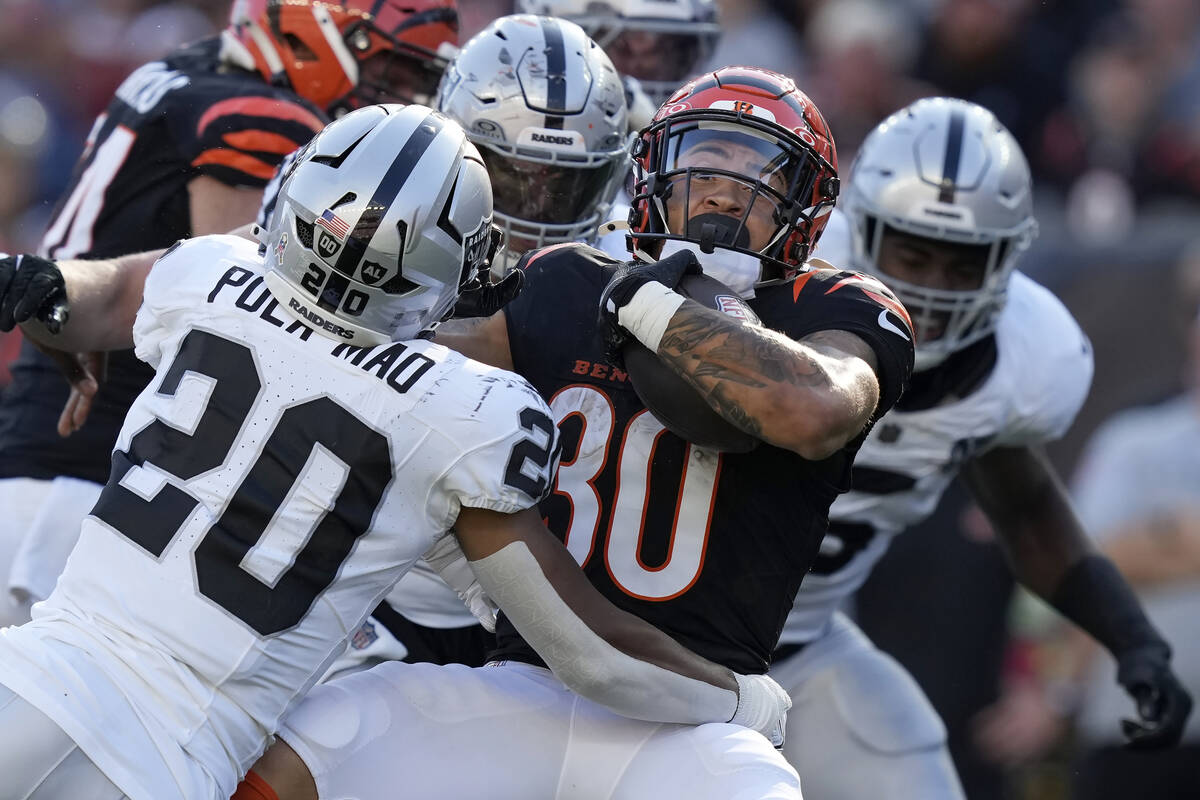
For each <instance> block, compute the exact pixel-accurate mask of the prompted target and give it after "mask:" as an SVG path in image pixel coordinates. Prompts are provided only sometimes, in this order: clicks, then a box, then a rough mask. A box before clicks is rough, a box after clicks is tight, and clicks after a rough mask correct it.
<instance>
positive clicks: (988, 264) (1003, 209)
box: [844, 97, 1037, 370]
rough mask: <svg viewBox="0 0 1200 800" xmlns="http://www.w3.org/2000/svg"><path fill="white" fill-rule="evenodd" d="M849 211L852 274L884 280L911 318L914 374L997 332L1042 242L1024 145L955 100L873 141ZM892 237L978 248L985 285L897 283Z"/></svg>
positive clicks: (931, 106)
mask: <svg viewBox="0 0 1200 800" xmlns="http://www.w3.org/2000/svg"><path fill="white" fill-rule="evenodd" d="M844 210H845V212H846V215H847V217H848V218H849V220H850V222H851V230H852V232H853V237H854V249H853V254H852V259H853V263H852V266H853V267H854V268H855V269H859V270H862V271H864V272H869V273H871V274H873V275H875V276H876V277H878V278H879V279H880V280H882V281H883V283H884V284H885V285H887V286H888V288H890V289H892V290H893V291H894V292H895V293H896V295H897V296H898V297H899V298H900V300H901V301H902V302H903V303H904V305H905V307H906V308H907V309H908V311H909V314H910V315H911V317H912V320H913V323H914V329H915V331H916V335H917V338H916V362H915V368H916V369H917V370H923V369H929V368H931V367H933V366H936V365H937V364H940V363H941V362H942V361H944V360H945V359H946V357H947V356H949V355H950V354H951V353H954V352H956V351H959V350H962V349H964V348H966V347H969V346H970V345H972V344H975V343H976V342H979V341H980V340H982V339H984V338H985V337H987V336H988V335H990V334H991V333H992V332H993V331H994V330H995V327H996V323H997V320H998V318H999V316H1000V312H1001V310H1002V309H1003V308H1004V305H1005V302H1006V300H1007V293H1008V283H1009V279H1010V277H1011V275H1012V272H1013V270H1014V269H1015V268H1016V264H1017V261H1018V259H1019V258H1020V257H1021V254H1022V253H1023V252H1024V251H1025V250H1026V249H1027V248H1028V247H1029V245H1030V244H1031V243H1032V241H1033V238H1034V236H1035V235H1036V233H1037V223H1036V221H1035V220H1034V217H1033V209H1032V179H1031V177H1030V172H1029V165H1028V163H1027V162H1026V160H1025V157H1024V155H1023V154H1022V152H1021V149H1020V146H1019V145H1018V144H1017V142H1016V140H1015V139H1014V138H1013V137H1012V134H1010V133H1009V132H1008V131H1007V130H1006V129H1005V128H1004V127H1003V126H1002V125H1001V124H1000V123H999V122H998V121H997V120H996V118H995V116H994V115H993V114H992V113H991V112H990V111H988V110H987V109H985V108H983V107H981V106H978V105H976V104H974V103H968V102H966V101H963V100H957V99H953V98H940V97H939V98H925V99H922V100H918V101H917V102H915V103H913V104H912V105H910V106H908V107H906V108H904V109H901V110H900V111H898V112H896V113H895V114H893V115H892V116H891V117H889V118H888V119H887V120H885V121H884V122H882V123H880V124H879V125H878V126H877V127H876V128H875V129H874V130H873V131H872V132H871V133H870V134H869V135H868V136H867V138H866V139H865V140H864V141H863V144H862V146H861V147H860V149H859V152H858V156H857V157H856V159H855V162H854V165H853V166H852V167H851V170H850V176H849V179H848V181H847V191H846V193H845V198H844ZM893 233H894V234H900V235H903V236H906V237H913V240H914V241H917V242H919V243H920V244H919V246H920V247H940V248H943V252H946V251H945V250H944V249H945V248H956V247H957V248H962V247H978V248H980V249H981V251H980V254H979V257H978V259H977V261H978V262H979V263H981V264H982V277H981V279H980V281H979V282H978V286H977V287H975V288H970V289H967V288H958V287H957V285H956V284H955V283H954V282H953V281H952V280H951V279H950V278H949V277H948V276H945V277H941V278H938V277H936V276H935V277H933V278H931V279H930V281H929V283H930V284H931V285H930V286H925V285H920V284H919V283H917V282H915V281H914V280H911V279H910V280H904V279H901V278H896V277H894V276H893V275H892V274H891V272H894V271H897V268H896V267H895V266H894V265H889V264H884V263H881V255H885V254H884V250H885V249H886V245H884V242H885V237H888V236H890V235H892V234H893ZM885 260H886V259H885ZM936 260H937V259H936V258H930V259H929V262H931V263H932V262H934V261H936ZM885 268H889V269H890V271H885ZM904 272H905V273H906V274H907V273H908V270H904ZM919 276H920V273H915V272H914V273H912V274H908V277H909V278H915V277H919ZM922 282H923V281H922ZM947 284H949V285H951V286H956V288H954V289H950V288H946V286H947Z"/></svg>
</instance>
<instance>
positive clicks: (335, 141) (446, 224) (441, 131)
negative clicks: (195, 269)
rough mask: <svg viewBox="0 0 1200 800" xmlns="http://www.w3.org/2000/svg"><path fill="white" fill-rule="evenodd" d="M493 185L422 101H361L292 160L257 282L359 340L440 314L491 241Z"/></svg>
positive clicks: (329, 329)
mask: <svg viewBox="0 0 1200 800" xmlns="http://www.w3.org/2000/svg"><path fill="white" fill-rule="evenodd" d="M491 218H492V190H491V186H490V185H489V183H488V176H487V170H486V169H485V167H484V165H483V160H482V159H481V158H480V156H479V152H478V151H477V150H476V149H475V147H474V146H473V145H472V144H471V143H470V142H469V141H468V140H467V137H466V135H465V134H464V133H463V131H462V129H461V128H460V127H459V126H458V125H457V124H456V123H455V122H454V121H453V120H450V119H447V118H446V117H444V116H443V115H441V114H439V113H437V112H436V111H433V110H431V109H429V108H426V107H425V106H419V105H408V106H399V105H385V106H367V107H365V108H362V109H359V110H357V111H353V112H351V113H349V114H347V115H346V116H344V117H342V118H340V119H338V120H336V121H334V122H332V123H330V124H329V125H328V126H326V127H325V129H324V130H322V131H321V132H320V133H319V134H317V136H316V137H315V138H314V139H313V140H312V141H311V142H309V143H308V144H307V145H305V147H304V148H303V150H302V151H301V152H300V154H299V156H298V157H297V159H296V161H295V162H294V164H293V165H292V166H291V167H290V169H289V172H288V174H287V175H286V177H285V178H284V181H283V185H282V187H281V188H280V191H279V200H278V202H277V204H276V207H275V210H274V212H273V213H272V216H271V219H270V221H269V222H268V223H267V228H266V229H265V230H262V231H260V233H259V238H260V240H261V241H262V242H263V244H264V246H265V257H266V265H267V269H268V272H267V275H266V282H267V285H268V286H269V287H270V289H271V292H272V293H273V294H274V295H275V298H276V299H277V300H278V301H279V303H280V305H281V306H283V307H284V308H285V309H287V310H288V311H289V312H290V313H291V314H292V315H294V316H296V317H298V318H300V319H303V320H304V321H305V322H307V323H308V324H310V325H312V326H313V327H315V328H316V329H317V330H318V331H321V332H322V333H324V334H326V335H328V336H331V337H333V338H336V339H341V340H343V341H346V342H348V343H350V344H354V345H359V346H369V345H377V344H382V343H384V342H388V341H392V340H399V339H411V338H413V337H414V336H416V335H417V334H418V333H420V332H421V331H422V330H424V329H426V328H428V327H430V326H431V325H432V324H434V323H436V322H438V321H440V320H441V319H442V318H443V317H445V316H446V314H447V313H449V312H450V311H451V310H452V309H453V307H454V302H455V300H457V298H458V295H459V292H460V291H461V289H462V288H463V286H465V285H466V284H467V283H469V282H470V281H472V280H475V279H477V278H478V277H479V276H480V275H481V274H485V273H484V272H483V271H484V270H485V269H486V266H487V261H488V258H489V257H490V255H491V250H492V249H493V247H494V242H495V238H494V237H493V235H492V234H493V228H492V224H491Z"/></svg>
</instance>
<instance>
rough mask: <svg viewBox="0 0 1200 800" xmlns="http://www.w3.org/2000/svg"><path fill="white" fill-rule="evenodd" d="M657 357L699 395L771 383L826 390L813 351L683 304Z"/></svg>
mask: <svg viewBox="0 0 1200 800" xmlns="http://www.w3.org/2000/svg"><path fill="white" fill-rule="evenodd" d="M658 354H659V357H660V358H662V359H664V360H665V361H667V362H668V363H669V364H671V365H672V367H674V368H675V369H676V370H677V371H678V372H679V373H680V374H681V375H682V376H683V377H684V378H685V379H686V380H687V381H688V382H689V383H691V384H692V385H693V386H695V387H696V388H697V389H699V390H700V391H701V392H706V393H707V392H708V391H710V390H711V389H712V388H714V387H719V386H722V385H724V384H726V383H729V382H732V383H738V384H742V385H744V386H749V387H752V388H763V387H766V386H768V385H770V384H772V383H788V384H792V385H795V386H818V387H819V386H828V385H829V376H828V375H827V374H826V372H825V370H824V369H822V367H821V365H820V364H819V363H818V362H817V360H816V358H815V353H810V352H807V351H805V350H800V349H798V348H796V347H795V345H794V343H793V342H792V341H791V340H790V339H787V338H786V337H784V336H782V335H781V334H778V333H776V332H775V331H771V330H768V329H766V328H761V327H757V326H747V325H744V324H743V323H741V322H739V321H738V320H736V319H733V318H732V317H728V316H726V315H724V314H719V313H715V312H712V311H709V310H708V309H705V308H703V307H701V306H700V305H698V304H696V303H691V302H688V303H684V304H683V305H682V306H681V307H680V309H679V311H677V312H676V313H675V316H674V317H673V318H672V319H671V323H670V325H668V326H667V331H666V333H665V334H664V335H663V338H662V342H661V343H660V344H659V347H658Z"/></svg>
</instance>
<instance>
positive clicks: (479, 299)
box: [453, 269, 525, 319]
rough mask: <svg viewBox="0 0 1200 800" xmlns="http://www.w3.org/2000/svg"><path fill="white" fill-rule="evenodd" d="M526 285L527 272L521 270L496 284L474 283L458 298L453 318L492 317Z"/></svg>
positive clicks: (513, 271)
mask: <svg viewBox="0 0 1200 800" xmlns="http://www.w3.org/2000/svg"><path fill="white" fill-rule="evenodd" d="M524 285H525V272H524V271H523V270H519V269H514V270H512V271H511V272H509V273H508V274H507V275H505V276H504V277H503V278H501V279H500V280H498V281H495V282H487V281H476V282H472V283H471V284H469V285H468V286H467V287H466V288H465V289H464V290H463V292H462V294H460V295H459V296H458V302H457V303H455V304H454V314H453V317H454V318H455V319H459V318H463V317H490V316H491V315H492V314H495V313H496V312H497V311H499V310H500V309H502V308H504V307H505V306H506V305H508V304H509V303H510V302H512V301H513V300H514V299H515V298H516V296H517V295H519V294H520V293H521V287H522V286H524Z"/></svg>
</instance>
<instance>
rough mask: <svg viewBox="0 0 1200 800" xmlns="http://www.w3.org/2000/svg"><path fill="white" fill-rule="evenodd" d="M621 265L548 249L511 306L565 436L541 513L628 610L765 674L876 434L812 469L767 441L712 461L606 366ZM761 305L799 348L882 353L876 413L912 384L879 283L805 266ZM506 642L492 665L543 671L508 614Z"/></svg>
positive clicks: (901, 318)
mask: <svg viewBox="0 0 1200 800" xmlns="http://www.w3.org/2000/svg"><path fill="white" fill-rule="evenodd" d="M613 263H614V262H613V261H612V259H610V258H609V257H607V256H605V255H604V254H603V253H601V252H599V251H597V250H595V249H593V248H590V247H587V246H585V245H573V244H572V245H559V246H557V247H553V248H547V249H545V250H542V251H539V252H538V253H536V254H535V255H534V256H533V257H532V258H528V257H527V268H526V283H525V288H524V290H523V291H522V293H521V295H520V296H519V297H517V299H516V300H514V301H513V302H512V303H511V304H510V305H509V306H507V307H506V309H505V313H506V316H507V320H508V336H509V345H510V348H511V350H512V356H513V364H514V366H515V368H516V371H517V372H519V373H520V374H522V375H524V376H525V377H526V378H527V379H528V380H529V381H530V382H531V383H532V384H533V385H534V387H536V388H537V390H538V392H539V393H540V394H541V395H542V396H543V397H545V398H546V399H547V401H548V402H549V403H550V407H551V408H552V409H553V411H554V416H555V420H556V421H557V422H558V424H559V427H560V429H561V430H562V442H563V451H562V461H561V465H560V467H559V472H558V477H557V479H556V481H555V486H554V491H553V493H552V494H551V495H549V496H548V497H547V499H545V500H544V501H543V502H542V503H541V505H540V510H541V512H542V514H543V516H544V517H545V518H546V521H547V524H548V526H549V527H550V529H551V530H552V531H553V532H554V533H555V535H557V536H559V537H560V538H561V539H563V540H564V542H565V543H566V545H567V548H568V549H569V550H570V551H571V553H572V555H574V556H575V558H576V559H577V560H578V561H579V562H580V563H581V564H582V566H583V569H584V572H585V573H586V574H587V576H588V578H589V579H590V580H591V581H592V583H593V584H594V585H595V586H596V587H597V588H598V589H599V590H600V591H601V592H602V593H603V594H604V595H605V596H606V597H607V598H608V599H609V600H611V601H612V602H613V603H614V604H616V605H617V606H618V607H620V608H622V609H624V610H626V611H629V612H631V613H633V614H636V615H637V616H639V617H641V618H643V619H645V620H647V621H648V622H650V623H652V624H654V625H655V626H656V627H658V628H659V629H661V630H663V631H665V632H666V633H668V634H670V635H671V636H673V637H675V638H676V639H677V640H678V641H680V642H681V643H682V644H684V645H685V646H687V647H688V648H690V649H692V650H694V651H695V652H697V653H700V654H701V655H703V656H705V657H707V658H709V659H711V660H713V661H716V662H718V663H721V664H724V665H725V666H727V667H729V668H730V669H733V670H736V671H738V672H743V673H761V672H764V671H766V669H767V667H768V666H769V663H770V656H771V652H772V650H773V649H774V647H775V644H776V641H777V639H778V637H779V633H780V630H781V629H782V626H783V623H784V620H785V618H786V617H787V614H788V611H789V610H790V609H791V607H792V599H793V597H794V596H795V594H796V590H797V589H798V588H799V586H800V580H801V578H802V577H803V576H804V574H805V573H806V572H807V571H808V569H809V567H810V566H811V564H812V562H813V559H814V558H815V556H816V554H817V550H818V547H819V545H820V542H821V538H822V536H824V534H825V528H826V523H827V514H828V511H829V506H830V504H831V503H832V502H833V500H834V498H835V497H836V496H837V494H838V493H839V492H842V491H845V490H846V489H847V488H848V481H849V470H850V464H851V462H852V460H853V457H854V453H855V451H856V450H857V448H858V446H859V444H861V442H862V439H863V438H864V437H865V435H866V433H865V432H864V433H863V434H862V435H861V436H859V437H857V438H856V439H855V440H854V441H852V442H850V443H849V444H847V445H846V447H844V448H843V449H842V450H840V451H839V452H837V453H835V454H834V455H833V456H831V457H830V458H827V459H825V460H822V461H809V460H806V459H804V458H802V457H800V456H799V455H797V454H795V453H793V452H791V451H788V450H783V449H780V448H777V447H772V446H770V445H768V444H765V443H763V444H760V445H759V446H758V447H757V448H756V449H755V450H753V451H751V452H749V453H742V454H733V453H716V452H713V451H709V450H704V449H701V448H698V447H693V446H691V445H689V444H688V443H687V442H685V441H683V440H682V439H680V438H678V437H676V436H675V435H673V434H671V433H670V432H668V431H666V430H665V429H664V428H663V426H662V423H660V422H659V421H658V420H656V419H655V418H654V416H653V415H652V414H650V412H649V411H647V410H646V407H645V406H644V405H643V404H642V402H641V401H640V400H639V399H638V396H637V395H636V394H635V393H634V391H633V388H632V386H631V385H630V383H629V379H628V376H627V375H626V374H625V373H624V372H623V371H622V370H620V369H617V368H615V367H613V366H612V365H610V364H609V363H608V362H607V361H606V360H605V358H604V343H603V341H602V340H601V338H600V334H599V329H598V325H597V314H596V310H597V306H598V303H599V298H600V293H601V291H602V290H603V288H604V286H605V284H606V283H607V282H608V279H609V277H611V275H612V265H613ZM751 306H752V307H753V308H754V310H755V312H756V313H758V315H759V316H760V317H761V319H762V320H763V323H764V324H766V325H768V326H769V327H771V328H774V329H776V330H779V331H782V332H784V333H786V334H788V335H789V336H791V337H793V338H795V339H799V338H801V337H804V336H806V335H808V334H810V333H814V332H816V331H819V330H830V329H841V330H848V331H852V332H853V333H855V334H857V335H859V336H861V337H862V338H863V339H864V340H865V341H867V342H868V343H869V344H870V345H871V347H872V348H873V349H874V350H875V352H876V354H877V356H878V372H879V378H880V386H881V403H880V407H879V409H878V411H877V415H879V414H882V413H883V412H884V411H886V410H887V409H888V408H889V407H890V406H891V405H892V404H893V403H894V402H895V400H896V398H897V397H898V396H899V394H900V391H901V390H902V389H903V387H904V385H905V383H906V381H907V380H908V376H909V373H910V372H911V369H912V357H913V349H912V340H911V332H910V331H909V327H908V324H907V316H906V315H905V313H904V309H903V307H902V306H901V305H900V304H899V303H897V302H896V301H895V299H894V297H893V296H892V295H891V294H890V293H889V292H888V291H887V290H886V289H884V288H883V286H882V285H881V284H879V283H878V282H876V281H874V280H873V279H870V278H867V277H865V276H861V275H859V274H857V273H850V272H839V271H835V270H817V271H812V272H807V273H803V274H802V275H801V276H800V277H799V278H797V279H796V280H794V281H791V282H788V283H785V284H779V285H774V286H769V287H764V288H761V289H760V290H759V292H758V296H757V297H756V298H755V299H754V300H752V301H751ZM497 635H498V649H497V651H496V652H495V654H494V655H495V656H496V657H497V658H516V659H520V660H525V661H534V662H535V663H536V662H537V657H536V655H535V654H534V653H533V651H532V650H531V649H530V648H529V647H528V645H526V644H525V643H524V642H523V641H522V640H521V639H520V638H519V636H518V635H517V634H516V632H515V631H514V630H513V629H512V627H511V626H509V625H508V624H507V621H505V620H503V618H502V619H501V621H500V625H499V627H498V629H497Z"/></svg>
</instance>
